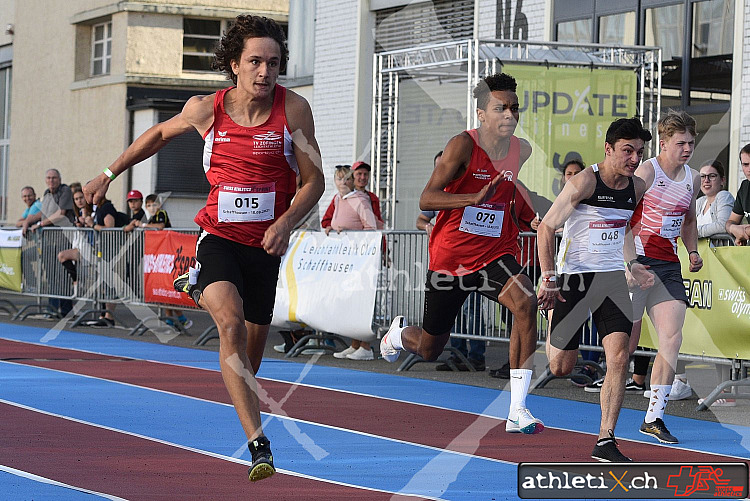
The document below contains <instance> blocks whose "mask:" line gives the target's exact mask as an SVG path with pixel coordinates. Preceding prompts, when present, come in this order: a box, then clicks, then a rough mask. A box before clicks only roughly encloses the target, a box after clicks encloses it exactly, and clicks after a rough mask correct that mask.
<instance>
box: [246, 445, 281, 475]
mask: <svg viewBox="0 0 750 501" xmlns="http://www.w3.org/2000/svg"><path fill="white" fill-rule="evenodd" d="M247 448H248V449H250V454H252V456H253V464H252V465H251V466H250V468H248V469H247V476H248V478H249V479H250V481H251V482H257V481H258V480H263V479H264V478H268V477H270V476H271V475H273V474H274V473H276V468H274V467H273V454H271V441H270V440H268V439H267V438H266V437H265V436H263V435H261V436H260V437H258V438H256V439H255V440H253V441H252V442H248V443H247Z"/></svg>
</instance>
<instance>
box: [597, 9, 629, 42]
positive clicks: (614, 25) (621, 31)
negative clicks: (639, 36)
mask: <svg viewBox="0 0 750 501" xmlns="http://www.w3.org/2000/svg"><path fill="white" fill-rule="evenodd" d="M599 43H603V44H617V45H635V12H623V13H621V14H612V15H609V16H601V17H600V18H599Z"/></svg>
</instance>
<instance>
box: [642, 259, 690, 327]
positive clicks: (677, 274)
mask: <svg viewBox="0 0 750 501" xmlns="http://www.w3.org/2000/svg"><path fill="white" fill-rule="evenodd" d="M638 262H639V263H641V264H645V265H646V266H648V267H649V269H648V271H650V272H652V273H653V274H654V285H653V286H652V287H649V288H648V289H646V290H642V289H641V288H637V289H635V290H634V291H633V318H634V319H635V320H640V319H641V317H643V312H644V310H645V311H649V310H651V308H652V307H653V306H654V305H656V304H659V303H663V302H665V301H685V303H687V302H688V297H687V294H686V293H685V285H684V284H683V283H682V269H681V267H680V263H673V262H671V261H662V260H661V259H653V258H650V257H645V256H638Z"/></svg>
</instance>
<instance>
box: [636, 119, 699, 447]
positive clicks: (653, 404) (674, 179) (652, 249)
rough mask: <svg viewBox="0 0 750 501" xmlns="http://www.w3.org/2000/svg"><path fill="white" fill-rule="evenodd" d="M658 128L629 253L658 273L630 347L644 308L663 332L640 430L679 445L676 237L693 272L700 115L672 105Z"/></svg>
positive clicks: (682, 299)
mask: <svg viewBox="0 0 750 501" xmlns="http://www.w3.org/2000/svg"><path fill="white" fill-rule="evenodd" d="M658 131H659V146H660V153H659V155H658V156H657V157H655V158H650V159H648V160H646V161H645V162H643V164H642V165H641V166H640V167H638V170H637V171H636V175H637V176H639V177H641V178H642V179H643V180H644V181H645V182H646V186H648V190H647V191H646V194H645V195H644V196H643V200H642V201H641V203H640V204H639V205H638V208H637V209H636V211H635V214H633V221H632V225H633V236H634V238H635V249H636V252H637V254H638V257H637V259H635V256H634V255H630V254H629V253H626V256H625V257H626V259H627V260H628V263H629V264H628V268H630V270H631V272H635V270H638V269H640V268H644V269H646V268H648V271H650V272H651V273H653V274H654V275H655V284H654V287H652V288H650V289H648V290H636V291H635V292H633V316H634V318H635V322H634V323H633V333H632V335H631V339H630V351H631V353H632V352H633V351H635V348H636V346H637V345H638V339H639V338H640V333H641V320H640V319H641V318H642V317H643V311H644V309H645V310H646V311H647V313H648V315H649V318H651V322H652V323H653V324H654V327H655V328H656V332H657V334H658V336H659V352H658V354H657V356H656V358H655V359H654V366H653V368H652V369H651V397H650V401H649V404H648V410H647V411H646V417H645V419H644V421H643V424H642V425H641V428H640V432H641V433H643V434H645V435H650V436H652V437H654V438H656V439H657V440H659V441H660V442H663V443H669V444H676V443H678V440H677V438H675V437H674V436H673V435H672V434H671V433H669V430H668V429H667V427H666V426H665V425H664V420H663V417H664V410H665V408H666V406H667V402H668V401H669V395H670V393H671V391H672V383H673V381H674V378H675V368H676V365H677V355H678V354H679V352H680V345H681V344H682V325H683V323H684V322H685V310H686V308H687V301H688V298H687V295H686V294H685V286H684V285H683V283H682V271H681V269H680V259H679V258H678V257H677V237H682V241H683V243H684V245H685V247H686V248H687V250H688V255H689V256H690V271H691V272H696V271H698V270H700V269H701V267H702V266H703V260H702V259H701V257H700V254H698V251H697V248H698V226H697V224H696V216H695V199H696V197H697V194H698V189H697V187H698V186H700V180H699V179H700V178H699V174H698V172H696V171H694V170H693V169H691V168H690V167H688V165H687V162H688V161H689V160H690V158H691V157H692V156H693V150H694V148H695V120H694V119H693V118H692V117H691V116H690V115H688V114H687V113H685V112H684V111H680V112H676V111H671V110H670V111H669V112H668V113H667V114H666V115H664V116H663V117H662V118H661V119H660V120H659V123H658ZM683 384H684V383H683Z"/></svg>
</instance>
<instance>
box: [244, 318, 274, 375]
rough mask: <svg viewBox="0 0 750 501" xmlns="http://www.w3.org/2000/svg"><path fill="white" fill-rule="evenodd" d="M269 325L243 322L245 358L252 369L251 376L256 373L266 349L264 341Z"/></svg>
mask: <svg viewBox="0 0 750 501" xmlns="http://www.w3.org/2000/svg"><path fill="white" fill-rule="evenodd" d="M270 328H271V325H270V324H268V325H258V324H254V323H252V322H248V321H247V320H245V329H246V330H247V348H246V349H245V352H246V353H247V358H248V360H250V366H251V367H252V368H253V374H257V373H258V369H260V362H261V360H262V359H263V350H264V349H265V347H266V339H267V338H268V331H269V329H270Z"/></svg>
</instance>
